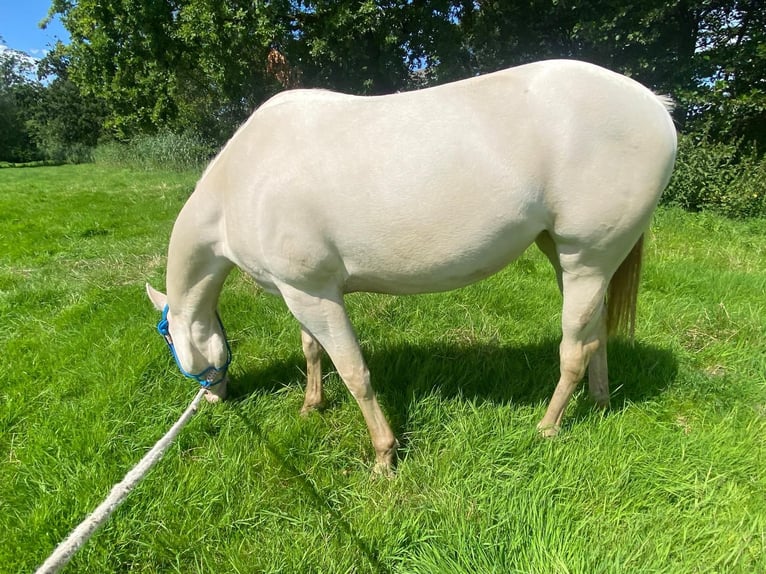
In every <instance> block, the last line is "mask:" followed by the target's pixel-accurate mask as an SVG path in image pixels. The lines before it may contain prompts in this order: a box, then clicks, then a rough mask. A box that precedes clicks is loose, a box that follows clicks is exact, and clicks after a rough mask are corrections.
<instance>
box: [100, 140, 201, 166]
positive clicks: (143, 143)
mask: <svg viewBox="0 0 766 574" xmlns="http://www.w3.org/2000/svg"><path fill="white" fill-rule="evenodd" d="M214 151H215V149H214V147H213V146H212V145H211V144H210V143H208V142H206V141H205V140H203V139H202V138H201V137H200V136H198V135H194V134H178V133H174V132H171V131H160V132H159V133H156V134H153V135H138V136H135V137H134V138H132V139H130V140H129V141H128V142H125V143H120V142H115V141H112V142H105V143H102V144H100V145H99V146H98V147H97V148H96V149H95V150H94V152H93V159H94V160H95V161H96V163H99V164H104V165H110V166H114V167H129V168H135V169H151V170H157V169H165V170H174V171H185V170H200V169H201V168H202V167H203V166H204V165H205V164H206V163H207V162H208V161H209V160H210V158H211V157H212V155H213V153H214Z"/></svg>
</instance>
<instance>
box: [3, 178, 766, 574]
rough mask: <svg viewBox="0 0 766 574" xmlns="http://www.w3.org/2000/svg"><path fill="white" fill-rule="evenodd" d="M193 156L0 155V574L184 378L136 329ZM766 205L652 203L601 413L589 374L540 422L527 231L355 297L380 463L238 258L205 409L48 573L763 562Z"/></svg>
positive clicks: (158, 415) (542, 357) (57, 534)
mask: <svg viewBox="0 0 766 574" xmlns="http://www.w3.org/2000/svg"><path fill="white" fill-rule="evenodd" d="M196 177H197V174H196V173H189V172H187V173H181V174H178V173H164V172H157V171H155V172H138V171H128V170H122V169H117V168H106V167H103V166H98V165H95V166H94V165H82V166H62V167H41V168H34V169H3V170H0V213H2V214H3V227H2V229H0V317H2V321H1V322H0V372H1V373H2V378H3V384H2V386H1V387H0V445H2V446H1V447H0V448H1V449H2V450H0V456H2V458H1V459H0V532H2V533H3V534H2V536H1V537H0V571H2V572H14V573H15V572H28V571H32V570H33V569H34V568H35V567H36V566H37V565H39V564H40V563H42V561H43V560H44V559H45V558H46V557H47V556H48V554H49V553H50V552H51V551H52V550H53V548H54V547H55V546H56V544H58V542H59V541H60V540H62V539H63V538H64V537H65V536H66V535H67V534H68V532H69V531H70V530H71V529H72V528H73V527H74V526H75V525H76V524H78V523H79V522H80V520H81V519H82V518H83V517H84V516H85V515H86V514H88V513H89V512H90V511H91V510H92V509H93V508H95V507H96V506H97V505H98V504H99V503H100V502H101V501H102V500H103V498H104V497H105V496H106V494H107V493H108V492H109V489H110V488H111V486H112V485H113V484H114V483H115V482H117V481H119V480H120V479H121V478H122V477H123V476H124V474H125V472H126V471H127V470H129V469H130V468H131V467H132V466H133V464H135V462H136V461H137V460H139V459H140V457H141V456H142V455H143V454H144V453H145V452H146V450H147V449H149V448H150V447H151V446H152V445H153V444H154V442H155V441H156V440H157V439H158V438H159V437H160V436H161V435H162V434H163V433H164V432H165V431H166V430H167V428H168V427H169V426H170V425H171V424H172V423H173V422H174V421H175V420H176V418H177V417H178V415H179V414H180V413H181V412H182V411H183V409H184V408H185V407H186V405H187V404H188V402H189V401H190V400H191V398H192V397H193V395H194V393H195V392H196V390H197V389H196V387H195V386H194V385H193V384H192V383H191V382H189V381H187V380H186V379H183V378H182V377H181V376H180V374H178V372H177V369H176V366H175V364H174V363H173V362H172V359H171V357H170V356H169V354H168V352H167V348H166V346H165V344H164V343H163V342H162V340H161V338H160V337H159V336H158V335H157V333H156V331H155V325H156V322H157V319H158V316H157V314H156V312H155V311H154V310H153V309H152V307H151V305H150V304H149V302H148V300H147V299H146V295H145V293H144V282H145V281H147V280H148V281H150V282H152V284H154V285H155V286H157V287H160V286H163V285H164V257H165V252H166V248H167V240H168V237H169V234H170V229H171V226H172V223H173V220H174V219H175V216H176V214H177V213H178V211H179V209H180V207H181V205H182V204H183V201H184V200H185V198H186V197H187V196H188V195H189V194H190V193H191V190H192V188H193V185H194V181H195V179H196ZM765 262H766V221H764V220H762V219H761V220H750V221H732V220H727V219H724V218H721V217H719V216H714V215H709V214H688V213H684V212H682V211H679V210H675V209H665V208H663V209H661V210H659V211H658V213H657V214H656V216H655V219H654V222H653V224H652V228H651V234H650V238H649V240H648V243H647V248H646V254H645V266H644V273H643V281H642V285H641V289H640V295H639V307H638V327H637V331H636V340H635V342H634V343H630V342H627V341H624V340H620V339H613V340H611V341H610V350H609V360H610V375H611V388H612V397H611V400H612V408H611V409H610V410H608V411H607V412H605V413H602V412H600V411H598V410H596V409H594V408H593V407H592V405H591V404H590V402H589V400H588V397H587V390H585V388H584V386H581V388H580V389H579V390H578V392H577V394H576V396H575V398H574V399H573V401H572V403H571V404H570V406H569V409H568V411H567V416H566V417H565V419H564V424H563V428H562V433H561V435H560V436H559V437H557V438H555V439H550V440H546V439H541V438H539V437H538V435H537V432H536V430H535V424H536V423H537V421H538V420H539V419H540V418H541V416H542V414H543V412H544V410H545V406H546V404H547V401H548V399H549V398H550V395H551V393H552V391H553V388H554V386H555V383H556V380H557V376H558V356H557V348H558V337H559V333H560V329H559V313H560V297H559V294H558V290H557V288H556V285H555V280H554V277H553V272H552V270H551V269H550V266H549V264H548V262H547V261H546V260H545V258H544V257H543V256H542V254H540V253H539V252H537V251H536V250H534V249H531V250H530V251H529V252H528V253H527V254H525V255H524V256H523V257H522V258H521V259H519V260H518V261H516V262H515V263H513V264H511V265H510V266H509V267H508V268H507V269H506V270H505V271H503V272H502V273H500V274H498V275H496V276H494V277H492V278H490V279H488V280H486V281H483V282H480V283H478V284H475V285H473V286H470V287H468V288H465V289H461V290H458V291H454V292H451V293H444V294H435V295H424V296H416V297H408V298H396V297H391V296H381V295H370V294H357V295H352V296H349V297H348V298H347V301H348V307H349V312H350V315H351V318H352V321H353V322H354V324H355V327H356V329H357V333H358V335H359V338H360V341H361V343H362V348H363V350H364V352H365V354H366V357H367V360H368V364H369V367H370V371H371V373H372V382H373V385H374V387H375V389H376V391H377V393H378V398H379V401H380V403H381V405H382V407H383V410H384V412H385V413H386V415H387V416H388V418H389V421H390V422H391V424H392V427H393V429H394V432H395V433H396V434H397V436H398V437H399V440H400V443H401V449H400V451H399V464H398V469H397V474H396V477H395V478H394V479H392V480H386V479H380V478H378V479H375V478H372V477H371V473H370V469H371V467H372V464H373V461H374V453H373V450H372V448H371V446H370V443H369V438H368V435H367V429H366V427H365V424H364V421H363V419H362V416H361V413H360V412H359V409H358V407H357V405H356V403H355V401H354V400H353V399H352V397H351V396H350V395H349V394H348V392H347V391H346V390H345V388H344V387H343V385H342V383H341V382H340V380H339V378H338V377H337V375H336V374H335V373H334V372H333V371H332V369H331V365H330V364H329V363H326V364H325V369H326V371H327V373H328V374H326V391H327V399H328V404H329V406H328V409H327V410H326V411H325V412H323V413H313V414H311V415H310V416H309V417H307V418H302V417H300V416H299V414H298V411H299V409H300V407H301V404H302V403H303V383H304V381H303V378H304V374H303V370H304V369H305V364H304V362H303V356H302V353H301V350H300V336H299V329H298V326H297V324H296V323H295V321H294V320H293V319H292V318H291V317H290V315H289V313H288V312H287V310H286V308H285V307H284V304H283V303H282V302H281V301H280V300H278V299H277V298H274V297H271V296H268V295H265V294H263V293H261V292H259V290H258V289H257V288H256V287H255V286H254V284H253V283H252V282H251V281H250V280H248V278H247V277H245V276H243V275H242V274H241V273H238V272H235V273H234V274H232V276H231V277H230V278H229V280H228V282H227V284H226V286H225V288H224V291H223V295H222V298H221V303H220V311H221V316H222V319H223V321H224V323H225V325H226V328H227V331H228V334H229V337H230V340H231V343H232V350H233V352H234V362H233V364H232V367H231V371H230V374H231V383H230V392H231V398H230V400H228V401H227V402H225V403H223V404H217V405H207V404H206V405H204V406H203V408H201V410H200V412H199V413H198V414H197V416H196V417H195V418H194V419H193V420H192V421H191V423H190V424H189V425H188V426H187V427H186V428H185V429H184V431H183V432H182V434H181V436H180V437H179V440H178V441H177V442H176V443H175V445H174V446H173V447H172V448H171V449H170V451H169V452H168V454H167V455H166V457H165V458H164V459H163V460H162V461H161V462H160V463H159V464H158V466H157V467H156V468H155V469H153V470H152V472H151V473H150V474H149V476H148V477H147V478H146V480H145V481H144V482H143V483H142V484H141V485H140V486H139V487H138V488H137V489H136V490H135V492H134V493H133V494H132V495H131V496H130V498H129V499H128V500H127V502H126V503H125V504H124V505H123V506H121V507H120V508H119V509H118V510H117V512H116V513H115V515H114V516H113V517H112V518H111V519H110V521H109V522H108V523H107V524H106V526H105V527H104V528H103V529H101V530H100V531H99V532H98V533H97V534H96V535H95V536H94V538H93V539H92V540H91V541H90V542H89V543H88V544H87V545H86V546H85V547H84V548H83V549H82V550H81V551H80V552H79V553H78V554H77V555H76V556H75V558H74V559H73V561H72V563H71V564H70V565H69V567H68V569H67V570H66V571H67V572H122V571H125V572H127V571H130V572H184V573H188V572H200V573H202V572H238V573H249V572H333V573H334V572H341V573H346V572H347V573H352V572H354V573H362V572H372V573H378V572H391V573H440V572H455V573H459V572H465V573H473V572H498V573H505V572H519V573H521V572H555V573H593V572H599V573H601V572H668V573H676V572H711V573H712V572H727V573H728V572H742V573H752V572H759V571H760V572H762V571H766V441H765V440H764V436H765V433H766V344H765V343H764V341H766V295H764V293H766V265H765Z"/></svg>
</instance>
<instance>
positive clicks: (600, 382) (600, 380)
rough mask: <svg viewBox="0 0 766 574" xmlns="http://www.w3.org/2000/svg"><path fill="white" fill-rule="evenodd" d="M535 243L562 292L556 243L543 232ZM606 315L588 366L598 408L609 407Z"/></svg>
mask: <svg viewBox="0 0 766 574" xmlns="http://www.w3.org/2000/svg"><path fill="white" fill-rule="evenodd" d="M535 243H536V244H537V247H538V248H539V249H540V251H542V252H543V254H544V255H545V256H546V257H547V258H548V261H550V263H551V266H552V267H553V271H554V272H555V274H556V283H557V284H558V286H559V291H560V292H563V290H564V286H563V270H562V269H561V262H560V261H559V254H558V250H557V249H556V243H555V242H554V241H553V238H552V237H551V235H550V234H549V233H548V232H547V231H543V232H542V233H540V235H538V236H537V238H536V239H535ZM606 325H607V322H606V313H604V312H602V313H601V318H600V320H599V324H598V326H597V328H598V341H599V343H598V346H597V348H596V350H595V351H594V352H593V355H592V356H591V358H590V363H589V365H588V392H589V394H590V397H591V399H593V401H594V402H595V403H596V405H598V406H599V407H600V408H606V407H608V406H609V370H608V366H607V359H606V342H607V332H606V328H607V327H606Z"/></svg>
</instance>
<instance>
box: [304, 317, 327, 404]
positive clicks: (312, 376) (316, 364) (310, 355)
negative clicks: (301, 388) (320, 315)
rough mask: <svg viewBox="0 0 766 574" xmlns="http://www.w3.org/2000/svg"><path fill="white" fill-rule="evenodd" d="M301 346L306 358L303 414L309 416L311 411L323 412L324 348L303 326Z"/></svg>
mask: <svg viewBox="0 0 766 574" xmlns="http://www.w3.org/2000/svg"><path fill="white" fill-rule="evenodd" d="M301 346H302V347H303V355H304V356H305V357H306V398H305V400H304V401H303V407H302V408H301V414H302V415H303V416H307V415H308V414H309V413H310V412H311V411H315V410H322V409H323V408H324V406H325V403H324V388H323V386H322V346H321V345H320V344H319V341H317V340H316V339H315V338H314V336H313V335H312V334H311V333H309V332H308V331H307V330H306V328H305V327H303V326H301Z"/></svg>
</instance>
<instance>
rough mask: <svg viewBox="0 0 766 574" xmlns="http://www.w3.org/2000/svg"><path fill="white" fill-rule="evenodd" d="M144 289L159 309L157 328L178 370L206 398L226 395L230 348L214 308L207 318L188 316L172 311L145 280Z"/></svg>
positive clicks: (214, 398) (163, 296)
mask: <svg viewBox="0 0 766 574" xmlns="http://www.w3.org/2000/svg"><path fill="white" fill-rule="evenodd" d="M146 293H147V295H148V296H149V300H150V301H151V302H152V304H153V305H154V308H155V309H157V310H158V311H160V312H161V313H162V316H161V319H160V322H159V323H158V324H157V330H158V331H159V333H160V335H162V336H163V338H164V339H165V342H166V343H167V345H168V349H169V350H170V353H171V355H172V356H173V358H174V359H175V361H176V364H177V365H178V368H179V370H180V371H181V374H183V375H184V376H185V377H187V378H190V379H194V380H195V381H197V382H198V383H199V384H200V386H202V387H204V388H205V390H206V391H207V393H206V394H205V398H206V399H207V400H208V401H209V402H217V401H220V400H223V399H225V398H226V388H227V384H228V376H227V370H228V368H229V364H230V363H231V348H230V347H229V343H228V341H227V340H226V333H225V331H224V329H223V324H222V323H221V320H220V318H218V314H217V313H215V312H214V313H213V314H212V316H211V317H209V318H208V319H202V320H200V319H199V318H191V317H193V315H192V314H189V315H185V314H184V313H180V312H176V313H173V312H172V311H171V309H170V306H169V304H168V298H167V295H165V294H164V293H162V292H160V291H158V290H156V289H154V288H153V287H152V286H151V285H149V284H148V283H147V284H146Z"/></svg>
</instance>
